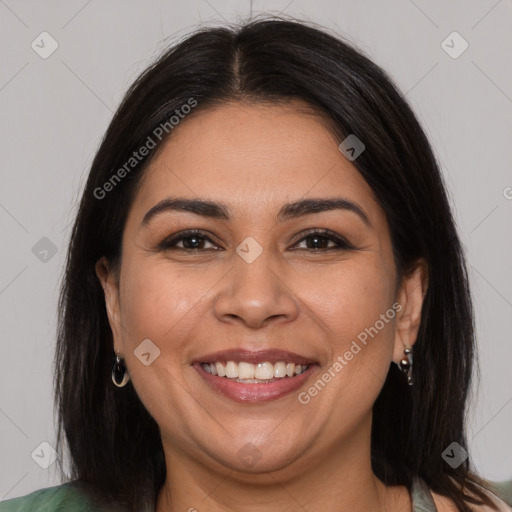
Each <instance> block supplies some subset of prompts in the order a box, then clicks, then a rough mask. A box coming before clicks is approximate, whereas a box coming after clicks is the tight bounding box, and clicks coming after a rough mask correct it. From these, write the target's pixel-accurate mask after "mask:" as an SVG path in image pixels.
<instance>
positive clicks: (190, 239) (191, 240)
mask: <svg viewBox="0 0 512 512" xmlns="http://www.w3.org/2000/svg"><path fill="white" fill-rule="evenodd" d="M181 242H182V243H183V244H182V247H180V246H179V245H178V244H179V243H181ZM205 243H211V244H213V242H212V241H211V240H210V238H208V237H207V236H206V235H204V234H201V231H197V230H193V231H185V232H183V233H179V234H178V235H173V236H172V237H170V238H166V239H165V240H164V241H163V242H161V243H160V244H159V246H158V249H159V250H161V251H168V250H172V249H179V250H182V251H195V250H211V248H208V247H206V248H205V247H204V245H205ZM215 247H217V246H215Z"/></svg>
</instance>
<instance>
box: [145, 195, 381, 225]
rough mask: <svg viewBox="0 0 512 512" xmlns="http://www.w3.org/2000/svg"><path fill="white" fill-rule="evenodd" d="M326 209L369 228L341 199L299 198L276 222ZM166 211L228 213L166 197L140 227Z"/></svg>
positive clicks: (354, 208)
mask: <svg viewBox="0 0 512 512" xmlns="http://www.w3.org/2000/svg"><path fill="white" fill-rule="evenodd" d="M329 210H347V211H350V212H353V213H355V214H356V215H358V216H359V217H360V219H361V220H362V221H363V222H364V223H365V224H366V225H367V226H368V227H370V228H372V224H371V222H370V219H369V217H368V215H367V214H366V213H365V211H364V210H363V209H362V208H361V206H359V205H358V204H357V203H354V202H353V201H350V200H349V199H345V198H342V197H333V198H321V199H315V198H313V199H302V200H299V201H295V202H293V203H287V204H285V205H283V206H282V207H281V209H280V210H279V212H278V213H277V215H276V220H277V222H284V221H286V220H289V219H294V218H298V217H302V216H304V215H310V214H313V213H320V212H324V211H329ZM166 211H180V212H189V213H194V214H195V215H200V216H202V217H209V218H212V219H221V220H230V218H231V216H230V210H229V207H228V206H227V205H226V204H225V203H216V202H213V201H208V200H205V199H188V198H184V197H168V198H165V199H163V200H162V201H160V202H159V203H157V204H156V205H155V206H153V207H152V208H150V209H149V210H148V211H147V212H146V214H145V215H144V218H143V219H142V226H147V225H148V224H149V222H150V221H151V219H153V218H154V217H156V216H157V215H159V214H161V213H163V212H166Z"/></svg>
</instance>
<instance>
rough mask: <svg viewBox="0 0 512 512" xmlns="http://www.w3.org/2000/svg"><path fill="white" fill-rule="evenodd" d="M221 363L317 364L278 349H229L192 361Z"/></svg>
mask: <svg viewBox="0 0 512 512" xmlns="http://www.w3.org/2000/svg"><path fill="white" fill-rule="evenodd" d="M221 361H234V362H241V361H245V362H247V363H253V364H256V363H262V362H269V363H272V364H274V363H277V362H278V361H284V362H285V363H295V364H316V361H314V360H313V359H310V358H307V357H304V356H301V355H299V354H295V353H294V352H289V351H288V350H279V349H276V348H272V349H267V350H249V349H241V348H239V349H229V350H219V351H217V352H210V353H209V354H204V355H202V356H199V357H197V358H195V359H194V360H193V361H192V364H194V363H215V362H221Z"/></svg>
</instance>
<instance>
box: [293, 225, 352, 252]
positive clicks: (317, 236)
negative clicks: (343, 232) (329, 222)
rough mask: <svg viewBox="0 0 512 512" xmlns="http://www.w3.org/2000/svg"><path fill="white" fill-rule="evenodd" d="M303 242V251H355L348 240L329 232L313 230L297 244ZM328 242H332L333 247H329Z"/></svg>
mask: <svg viewBox="0 0 512 512" xmlns="http://www.w3.org/2000/svg"><path fill="white" fill-rule="evenodd" d="M304 241H306V245H307V247H306V248H305V249H306V250H309V251H312V252H322V251H331V250H354V249H355V247H354V246H353V245H352V244H351V243H350V242H348V240H346V239H345V238H343V237H342V236H340V235H338V234H336V233H334V232H332V231H329V230H314V231H312V232H310V233H309V234H307V235H306V236H304V237H303V238H302V239H301V240H299V242H298V243H300V242H304ZM308 241H309V243H308ZM329 242H332V243H333V244H334V246H331V247H329ZM299 250H302V249H299Z"/></svg>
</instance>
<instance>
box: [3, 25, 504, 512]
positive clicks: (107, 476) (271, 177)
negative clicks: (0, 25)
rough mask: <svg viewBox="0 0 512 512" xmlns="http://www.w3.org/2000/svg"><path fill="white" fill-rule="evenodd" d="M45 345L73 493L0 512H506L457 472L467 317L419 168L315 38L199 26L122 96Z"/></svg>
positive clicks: (400, 101) (388, 118) (463, 464)
mask: <svg viewBox="0 0 512 512" xmlns="http://www.w3.org/2000/svg"><path fill="white" fill-rule="evenodd" d="M59 325H60V329H59V336H58V347H57V353H56V364H57V377H56V399H57V403H58V412H59V419H60V423H59V426H60V430H59V442H60V445H61V446H60V449H61V452H62V444H63V443H64V441H65V442H66V443H67V446H68V448H69V453H70V456H71V460H72V474H71V479H72V481H71V482H68V483H66V484H63V485H61V486H57V487H54V488H52V489H50V490H44V491H39V492H36V493H34V494H32V495H30V496H28V497H23V498H19V499H18V500H11V501H10V502H5V503H3V504H2V505H0V510H2V511H8V510H35V509H36V507H40V508H37V510H60V509H61V508H62V509H65V510H131V511H141V510H143V511H157V512H167V511H172V512H175V511H178V510H188V511H194V510H197V511H199V512H201V511H202V510H205V511H206V510H208V511H214V512H217V511H227V510H230V511H231V510H236V511H242V512H243V511H245V510H251V511H255V510H266V511H269V510H276V511H277V510H279V511H292V510H294V511H295V510H325V511H339V510H351V511H369V510H379V511H380V510H383V511H398V510H400V511H404V512H405V511H420V510H421V511H435V510H438V511H447V510H458V511H462V512H467V511H471V510H479V511H484V510H485V511H490V510H508V508H507V506H506V505H505V503H504V502H503V501H501V500H500V499H498V498H497V497H496V496H494V495H493V494H492V493H491V492H490V484H489V483H487V482H485V481H484V480H483V479H481V478H479V477H478V476H477V475H476V474H475V473H474V472H473V471H472V469H471V466H470V461H469V459H468V458H467V454H466V448H467V443H466V439H465V432H464V413H465V407H466V398H467V393H468V390H469V386H470V379H471V374H472V361H473V356H474V350H475V347H474V333H473V324H472V309H471V302H470V294H469V289H468V281H467V274H466V268H465V263H464V258H463V255H462V251H461V246H460V242H459V238H458V235H457V232H456V229H455V226H454V222H453V219H452V214H451V211H450V207H449V204H448V200H447V196H446V192H445V189H444V186H443V182H442V178H441V175H440V172H439V169H438V166H437V163H436V161H435V158H434V156H433V153H432V150H431V148H430V146H429V143H428V141H427V139H426V137H425V134H424V133H423V131H422V129H421V128H420V126H419V125H418V122H417V121H416V119H415V117H414V115H413V113H412V111H411V110H410V108H409V107H408V105H407V103H406V102H405V100H404V98H403V97H402V96H401V95H400V93H399V92H398V91H397V90H396V89H395V87H394V85H393V84H392V83H391V81H390V79H389V78H388V77H387V76H386V74H385V73H384V72H383V71H382V70H381V69H380V68H378V67H377V66H376V65H375V64H373V63H372V62H371V61H370V60H368V59H367V58H366V57H364V56H363V55H361V54H360V53H359V52H358V51H356V50H355V49H353V48H352V47H351V46H349V45H348V44H346V43H345V42H343V41H341V40H339V39H337V38H334V37H333V36H331V35H329V34H327V33H326V32H325V31H323V30H321V29H319V28H316V27H314V26H312V25H306V24H304V23H299V22H294V21H287V20H282V19H270V20H260V21H254V22H251V23H248V24H246V25H244V26H242V27H241V28H236V29H228V28H209V29H202V30H199V31H197V32H196V33H195V34H193V35H191V36H190V37H188V38H186V39H185V40H183V41H182V42H181V43H180V44H178V45H176V46H175V47H173V48H171V49H170V50H169V51H168V52H166V53H165V54H164V55H163V56H162V57H161V58H160V59H159V60H158V61H157V62H156V63H155V64H154V65H152V66H151V67H150V68H149V69H148V70H147V71H145V72H144V73H143V74H142V75H141V76H140V77H139V78H138V79H137V81H136V82H135V83H134V84H133V86H132V87H131V88H130V90H129V91H128V93H127V94H126V96H125V98H124V100H123V102H122V104H121V106H120V107H119V109H118V111H117V113H116V114H115V116H114V119H113V121H112V123H111V124H110V127H109V128H108V130H107V133H106V135H105V138H104V140H103V142H102V144H101V147H100V148H99V151H98V153H97V155H96V157H95V159H94V162H93V164H92V168H91V172H90V175H89V179H88V182H87V185H86V188H85V191H84V194H83V197H82V200H81V203H80V208H79V212H78V216H77V220H76V223H75V226H74V229H73V232H72V237H71V242H70V247H69V253H68V260H67V269H66V275H65V279H64V282H63V287H62V294H61V303H60V324H59ZM391 363H395V364H391ZM43 507H45V508H43ZM59 507H60V508H59Z"/></svg>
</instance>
